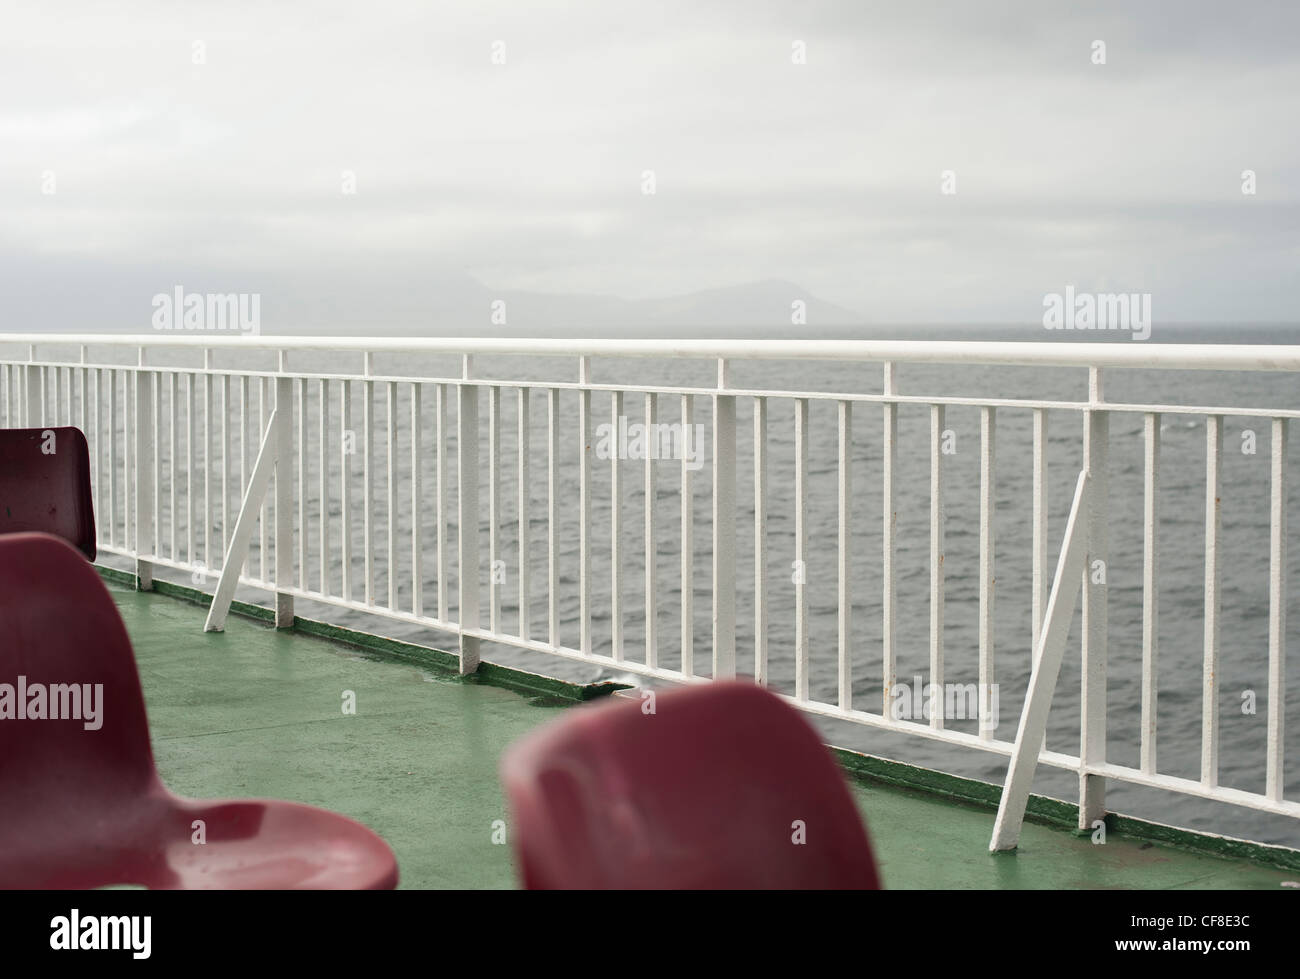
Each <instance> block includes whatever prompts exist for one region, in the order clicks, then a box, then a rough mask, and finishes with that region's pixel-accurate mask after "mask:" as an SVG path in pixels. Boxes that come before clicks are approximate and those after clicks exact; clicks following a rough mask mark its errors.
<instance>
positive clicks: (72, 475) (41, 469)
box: [0, 428, 95, 561]
mask: <svg viewBox="0 0 1300 979" xmlns="http://www.w3.org/2000/svg"><path fill="white" fill-rule="evenodd" d="M29 530H39V531H43V532H45V533H47V534H54V535H55V536H56V537H62V538H63V539H64V540H66V541H68V542H69V543H70V544H72V545H73V546H74V547H76V548H77V549H78V550H80V551H81V553H82V554H84V555H86V557H87V558H89V559H90V560H92V561H93V560H95V507H94V502H93V500H92V498H91V492H90V451H89V449H88V448H87V447H86V436H85V435H83V434H82V433H81V429H79V428H6V429H0V534H13V533H21V532H23V531H29Z"/></svg>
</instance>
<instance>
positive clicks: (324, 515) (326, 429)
mask: <svg viewBox="0 0 1300 979" xmlns="http://www.w3.org/2000/svg"><path fill="white" fill-rule="evenodd" d="M317 390H318V393H317V398H316V400H317V402H318V414H319V418H320V428H319V442H318V445H317V452H316V462H317V466H318V467H319V469H318V471H317V473H316V493H317V500H318V503H319V506H320V526H319V528H318V529H319V532H320V555H319V557H320V590H321V594H322V595H328V594H329V593H330V382H329V381H328V380H326V379H325V378H323V377H322V378H321V379H320V381H319V382H318V389H317ZM391 450H392V447H391V446H390V447H389V451H390V452H391Z"/></svg>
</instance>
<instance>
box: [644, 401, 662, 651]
mask: <svg viewBox="0 0 1300 979" xmlns="http://www.w3.org/2000/svg"><path fill="white" fill-rule="evenodd" d="M658 414H659V396H658V395H657V394H655V393H654V392H653V391H650V392H647V394H646V396H645V430H646V442H647V447H646V454H645V665H646V666H649V667H651V668H653V667H657V666H658V665H659V599H658V595H657V593H658V590H659V588H658V585H659V582H658V576H659V566H658V564H659V563H658V561H657V560H656V557H657V551H658V544H659V536H658V531H657V530H656V528H655V509H656V504H657V502H658V495H659V494H658V488H657V487H656V485H655V462H656V461H657V460H656V458H655V456H656V455H658V452H657V451H654V450H653V449H652V448H651V446H654V445H656V444H658V438H657V437H656V435H655V433H656V431H657V430H658V420H657V417H658Z"/></svg>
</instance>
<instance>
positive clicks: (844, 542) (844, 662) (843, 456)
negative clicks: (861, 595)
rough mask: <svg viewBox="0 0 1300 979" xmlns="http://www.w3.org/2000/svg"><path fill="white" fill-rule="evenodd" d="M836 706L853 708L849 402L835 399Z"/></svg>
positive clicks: (851, 454) (851, 492) (851, 459)
mask: <svg viewBox="0 0 1300 979" xmlns="http://www.w3.org/2000/svg"><path fill="white" fill-rule="evenodd" d="M839 423H840V425H839V429H840V431H839V435H840V439H839V448H840V459H839V475H840V479H839V613H840V614H839V706H840V710H850V709H852V707H853V402H851V401H841V402H839Z"/></svg>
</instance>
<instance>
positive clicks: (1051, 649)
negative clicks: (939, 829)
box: [989, 470, 1089, 851]
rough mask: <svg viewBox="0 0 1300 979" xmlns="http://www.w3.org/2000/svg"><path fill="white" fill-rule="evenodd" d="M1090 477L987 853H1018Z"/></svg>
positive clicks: (1084, 532)
mask: <svg viewBox="0 0 1300 979" xmlns="http://www.w3.org/2000/svg"><path fill="white" fill-rule="evenodd" d="M1088 502H1089V474H1088V472H1087V470H1084V471H1083V472H1081V473H1079V482H1078V484H1077V486H1076V487H1075V490H1074V503H1073V504H1072V505H1071V507H1070V519H1069V521H1068V522H1067V523H1066V525H1065V541H1064V543H1063V544H1062V545H1061V557H1060V560H1059V561H1058V562H1057V565H1056V577H1055V578H1054V579H1053V580H1052V592H1051V596H1050V597H1049V598H1048V600H1047V612H1046V614H1045V615H1044V617H1043V628H1042V629H1041V630H1040V632H1039V640H1038V648H1037V649H1035V650H1034V667H1033V672H1032V674H1031V675H1030V677H1029V692H1028V693H1027V694H1026V695H1025V706H1024V709H1023V710H1022V711H1021V712H1020V727H1019V728H1018V729H1017V731H1016V744H1015V748H1014V749H1012V752H1011V762H1010V764H1009V765H1008V766H1007V780H1006V784H1005V785H1004V786H1003V787H1002V799H1001V801H1000V802H999V803H998V816H997V820H996V821H995V822H994V824H993V838H992V839H991V840H990V841H989V850H990V851H998V850H1014V849H1015V848H1016V844H1017V843H1019V842H1020V827H1021V825H1022V824H1023V823H1024V821H1025V807H1026V806H1027V805H1028V804H1029V790H1030V788H1031V787H1032V785H1033V782H1034V769H1035V768H1036V767H1037V765H1038V755H1039V752H1040V751H1041V750H1042V748H1043V737H1044V736H1045V735H1046V733H1047V715H1048V713H1049V712H1050V711H1051V708H1052V695H1053V693H1054V692H1055V691H1056V679H1057V677H1058V675H1059V674H1060V672H1061V659H1062V658H1063V656H1064V654H1065V640H1066V638H1067V636H1068V634H1069V630H1070V620H1071V619H1072V618H1073V617H1074V607H1075V605H1076V604H1078V600H1079V592H1080V590H1081V589H1082V587H1083V565H1084V558H1085V556H1086V554H1087V547H1088V526H1087V525H1088Z"/></svg>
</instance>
